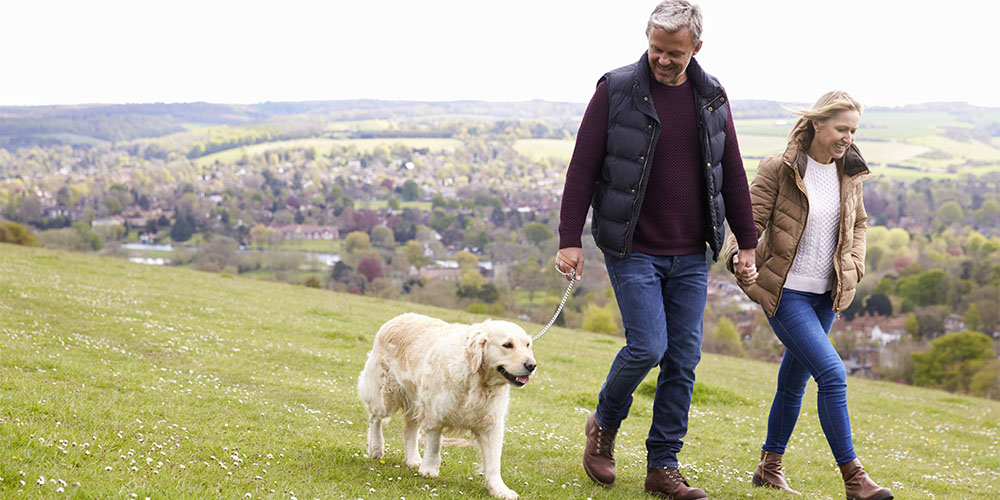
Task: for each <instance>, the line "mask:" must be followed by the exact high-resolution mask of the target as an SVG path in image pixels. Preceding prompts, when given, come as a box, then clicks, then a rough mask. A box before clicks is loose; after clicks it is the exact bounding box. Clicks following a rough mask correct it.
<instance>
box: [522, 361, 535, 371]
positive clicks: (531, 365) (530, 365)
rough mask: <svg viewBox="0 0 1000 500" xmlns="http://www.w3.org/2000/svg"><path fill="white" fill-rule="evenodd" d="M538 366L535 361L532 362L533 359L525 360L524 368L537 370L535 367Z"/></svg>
mask: <svg viewBox="0 0 1000 500" xmlns="http://www.w3.org/2000/svg"><path fill="white" fill-rule="evenodd" d="M537 366H538V365H536V364H535V363H532V362H531V361H525V362H524V369H525V370H528V371H529V372H533V371H535V367H537Z"/></svg>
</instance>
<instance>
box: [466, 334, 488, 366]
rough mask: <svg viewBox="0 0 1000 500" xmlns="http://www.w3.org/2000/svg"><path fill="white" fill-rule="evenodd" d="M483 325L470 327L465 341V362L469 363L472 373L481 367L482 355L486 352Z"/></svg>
mask: <svg viewBox="0 0 1000 500" xmlns="http://www.w3.org/2000/svg"><path fill="white" fill-rule="evenodd" d="M482 327H483V325H472V326H471V327H470V328H469V335H468V337H466V340H465V360H466V361H468V362H469V368H470V369H471V370H472V373H476V372H477V371H479V369H480V368H482V366H483V353H484V352H485V351H486V332H484V331H483V330H482Z"/></svg>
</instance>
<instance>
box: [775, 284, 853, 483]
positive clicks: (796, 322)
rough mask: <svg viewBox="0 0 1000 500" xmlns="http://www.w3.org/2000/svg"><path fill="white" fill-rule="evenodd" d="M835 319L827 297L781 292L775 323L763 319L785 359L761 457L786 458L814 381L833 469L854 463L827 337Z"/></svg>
mask: <svg viewBox="0 0 1000 500" xmlns="http://www.w3.org/2000/svg"><path fill="white" fill-rule="evenodd" d="M834 315H835V313H834V311H833V299H832V298H831V297H830V292H827V293H822V294H818V293H809V292H800V291H796V290H789V289H787V288H785V289H782V291H781V300H780V302H779V303H778V309H777V311H775V313H774V317H771V318H768V321H769V322H770V323H771V328H772V329H773V330H774V333H775V335H777V336H778V340H780V341H781V343H782V344H784V345H785V355H784V357H783V358H782V359H781V368H780V369H778V389H777V392H776V393H775V395H774V402H772V403H771V413H770V415H768V418H767V440H766V441H765V442H764V446H763V449H764V451H768V452H772V453H778V454H783V453H785V447H786V446H787V445H788V439H789V438H790V437H791V435H792V430H793V429H794V428H795V422H796V420H798V418H799V409H800V408H801V407H802V396H803V394H805V390H806V383H807V382H809V377H812V378H814V379H816V387H817V395H816V406H817V409H818V413H819V423H820V425H821V426H822V427H823V433H824V434H826V440H827V442H828V443H829V444H830V449H831V450H832V451H833V456H834V458H835V459H836V460H837V465H844V464H846V463H847V462H850V461H851V460H854V458H855V457H856V455H855V454H854V445H853V443H852V442H851V419H850V416H849V415H848V414H847V371H846V370H845V368H844V362H843V361H841V359H840V355H838V354H837V351H836V349H834V348H833V344H831V343H830V337H829V335H830V327H832V326H833V319H834Z"/></svg>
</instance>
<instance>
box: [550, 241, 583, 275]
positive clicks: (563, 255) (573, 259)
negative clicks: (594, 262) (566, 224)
mask: <svg viewBox="0 0 1000 500" xmlns="http://www.w3.org/2000/svg"><path fill="white" fill-rule="evenodd" d="M556 268H557V269H559V272H561V273H563V274H565V275H566V280H567V281H569V280H571V279H574V278H573V274H572V273H573V271H576V278H575V279H576V280H577V281H580V280H582V279H583V249H582V248H580V247H566V248H560V249H559V251H558V252H556Z"/></svg>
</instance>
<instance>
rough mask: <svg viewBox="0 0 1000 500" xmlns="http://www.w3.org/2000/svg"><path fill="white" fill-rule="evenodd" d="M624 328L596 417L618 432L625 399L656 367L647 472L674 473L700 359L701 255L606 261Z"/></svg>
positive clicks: (704, 271) (704, 281)
mask: <svg viewBox="0 0 1000 500" xmlns="http://www.w3.org/2000/svg"><path fill="white" fill-rule="evenodd" d="M605 263H606V264H607V268H608V276H609V277H610V278H611V285H612V287H613V288H614V291H615V297H616V299H617V300H618V308H619V310H621V314H622V324H623V325H624V327H625V346H624V347H622V348H621V350H620V351H618V355H617V356H616V357H615V360H614V361H613V362H612V363H611V369H610V370H609V372H608V378H607V380H606V381H605V382H604V386H603V387H602V388H601V392H600V394H599V396H598V403H597V411H596V414H595V418H596V420H597V423H598V424H600V425H601V426H602V427H605V428H608V429H617V428H618V427H619V426H620V425H621V422H622V420H625V417H627V416H628V411H629V408H630V407H631V406H632V393H633V392H634V391H635V389H636V388H637V387H638V386H639V384H640V383H641V382H642V380H643V379H644V378H645V377H646V375H647V374H648V373H649V371H650V370H651V369H652V368H653V367H654V366H657V365H659V366H660V373H659V376H658V377H657V381H656V393H655V395H654V396H653V422H652V424H651V425H650V428H649V436H648V437H647V439H646V453H647V456H646V461H647V465H648V467H657V468H662V467H677V453H678V452H680V451H681V446H682V445H683V443H682V441H681V438H682V437H684V435H685V434H686V433H687V425H688V409H689V408H690V406H691V391H692V390H693V389H694V369H695V367H696V366H697V365H698V361H700V360H701V338H702V319H703V317H704V314H705V299H706V295H707V292H708V263H707V261H706V258H705V254H704V253H698V254H692V255H678V256H656V255H646V254H639V253H634V254H632V256H631V257H630V258H628V259H619V258H616V257H610V256H605Z"/></svg>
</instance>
